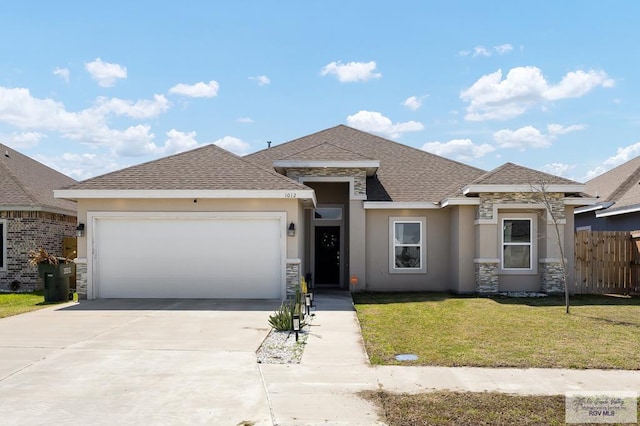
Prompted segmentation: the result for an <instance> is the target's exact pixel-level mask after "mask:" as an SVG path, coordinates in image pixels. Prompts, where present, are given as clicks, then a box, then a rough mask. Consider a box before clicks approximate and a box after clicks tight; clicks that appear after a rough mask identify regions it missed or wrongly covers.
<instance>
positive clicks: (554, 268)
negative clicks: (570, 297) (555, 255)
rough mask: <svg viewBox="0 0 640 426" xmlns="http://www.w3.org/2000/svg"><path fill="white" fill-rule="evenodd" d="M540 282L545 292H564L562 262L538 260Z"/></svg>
mask: <svg viewBox="0 0 640 426" xmlns="http://www.w3.org/2000/svg"><path fill="white" fill-rule="evenodd" d="M540 282H541V284H542V291H543V292H545V293H564V285H563V284H562V283H563V282H564V274H563V273H562V262H540Z"/></svg>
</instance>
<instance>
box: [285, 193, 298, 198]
mask: <svg viewBox="0 0 640 426" xmlns="http://www.w3.org/2000/svg"><path fill="white" fill-rule="evenodd" d="M284 198H298V194H297V193H295V192H285V193H284Z"/></svg>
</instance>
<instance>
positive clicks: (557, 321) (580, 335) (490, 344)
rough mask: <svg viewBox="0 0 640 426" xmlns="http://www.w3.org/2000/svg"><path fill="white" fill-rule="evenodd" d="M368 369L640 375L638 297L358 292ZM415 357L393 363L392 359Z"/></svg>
mask: <svg viewBox="0 0 640 426" xmlns="http://www.w3.org/2000/svg"><path fill="white" fill-rule="evenodd" d="M354 302H355V303H356V310H357V313H358V318H359V320H360V324H361V326H362V334H363V337H364V341H365V346H366V349H367V352H368V354H369V357H370V359H371V362H372V363H373V364H402V365H439V366H478V367H521V368H527V367H540V368H604V369H628V370H638V369H640V298H638V297H634V298H629V297H606V296H584V297H579V296H576V297H573V298H572V302H571V304H572V306H571V313H570V314H568V315H567V314H565V313H564V309H565V308H564V299H562V298H556V297H547V298H537V299H533V298H523V299H515V298H500V297H495V298H477V297H457V296H451V295H446V294H425V293H402V294H390V293H356V294H354ZM407 353H408V354H415V355H418V360H417V361H409V362H406V361H396V360H395V356H396V355H397V354H407Z"/></svg>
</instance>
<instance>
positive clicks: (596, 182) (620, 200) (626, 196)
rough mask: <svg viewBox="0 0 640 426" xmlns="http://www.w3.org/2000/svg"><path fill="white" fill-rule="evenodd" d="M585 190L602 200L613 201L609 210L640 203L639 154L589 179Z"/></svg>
mask: <svg viewBox="0 0 640 426" xmlns="http://www.w3.org/2000/svg"><path fill="white" fill-rule="evenodd" d="M585 191H586V192H587V193H588V194H590V195H592V196H594V197H595V196H598V197H600V200H601V201H603V202H605V201H614V202H615V204H614V205H613V206H612V207H611V208H610V209H609V210H614V209H620V208H623V207H629V206H634V205H637V204H640V156H639V157H636V158H634V159H632V160H629V161H627V162H626V163H624V164H621V165H619V166H618V167H616V168H614V169H611V170H609V171H608V172H606V173H603V174H601V175H600V176H596V177H595V178H593V179H591V180H590V181H588V182H587V183H586V184H585Z"/></svg>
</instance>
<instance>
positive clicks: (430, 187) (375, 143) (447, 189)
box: [246, 125, 485, 202]
mask: <svg viewBox="0 0 640 426" xmlns="http://www.w3.org/2000/svg"><path fill="white" fill-rule="evenodd" d="M323 145H325V147H324V148H323V147H322V146H323ZM328 146H331V147H337V148H340V149H342V150H346V151H349V152H352V153H354V154H356V155H357V156H358V159H372V160H378V161H380V167H379V169H378V173H377V174H376V176H374V177H373V178H369V179H368V180H367V199H368V200H369V201H396V202H421V201H441V200H442V199H444V198H446V197H447V196H449V195H451V194H452V193H454V192H456V191H458V190H459V189H460V188H462V187H463V186H464V185H466V184H468V183H469V182H471V181H473V180H475V179H476V178H478V177H479V176H481V175H482V174H484V173H485V171H484V170H480V169H477V168H475V167H471V166H468V165H466V164H462V163H458V162H456V161H453V160H449V159H446V158H443V157H439V156H437V155H434V154H430V153H428V152H426V151H422V150H420V149H416V148H412V147H410V146H407V145H403V144H400V143H397V142H393V141H390V140H388V139H384V138H381V137H379V136H375V135H372V134H369V133H366V132H363V131H360V130H356V129H353V128H351V127H348V126H344V125H339V126H336V127H332V128H329V129H326V130H322V131H320V132H317V133H314V134H311V135H308V136H304V137H301V138H298V139H294V140H292V141H290V142H286V143H283V144H279V145H276V146H272V147H271V148H267V149H264V150H262V151H258V152H256V153H253V154H250V155H248V156H247V157H246V158H248V159H250V160H252V161H255V162H257V163H259V164H261V165H262V166H263V167H273V162H274V161H277V160H283V159H288V158H295V156H296V155H304V154H303V153H304V152H309V150H312V149H318V150H320V149H325V148H328ZM333 159H334V160H335V158H333Z"/></svg>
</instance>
